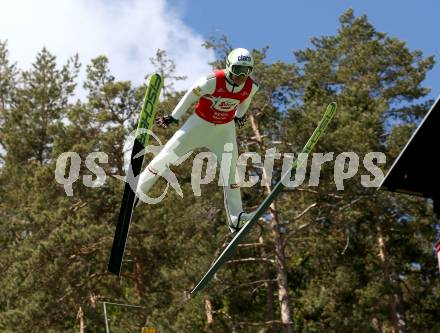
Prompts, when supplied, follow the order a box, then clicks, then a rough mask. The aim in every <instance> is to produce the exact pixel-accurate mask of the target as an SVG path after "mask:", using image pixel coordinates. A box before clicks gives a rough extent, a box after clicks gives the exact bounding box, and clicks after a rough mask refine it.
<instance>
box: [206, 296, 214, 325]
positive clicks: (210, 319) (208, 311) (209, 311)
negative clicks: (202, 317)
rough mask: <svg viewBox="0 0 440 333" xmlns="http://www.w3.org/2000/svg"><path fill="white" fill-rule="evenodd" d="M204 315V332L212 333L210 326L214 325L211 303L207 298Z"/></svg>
mask: <svg viewBox="0 0 440 333" xmlns="http://www.w3.org/2000/svg"><path fill="white" fill-rule="evenodd" d="M205 313H206V323H207V328H206V332H208V333H211V332H213V330H212V326H213V325H214V312H213V310H212V301H211V299H210V298H209V297H207V298H205Z"/></svg>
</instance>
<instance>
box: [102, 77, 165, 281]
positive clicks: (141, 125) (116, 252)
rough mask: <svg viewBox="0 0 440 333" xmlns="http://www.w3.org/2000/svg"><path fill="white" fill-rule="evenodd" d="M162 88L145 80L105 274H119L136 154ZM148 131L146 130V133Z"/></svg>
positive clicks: (155, 80)
mask: <svg viewBox="0 0 440 333" xmlns="http://www.w3.org/2000/svg"><path fill="white" fill-rule="evenodd" d="M162 86H163V78H162V76H160V75H159V74H156V73H155V74H152V75H151V76H150V77H149V78H148V83H147V90H146V92H145V96H144V100H143V104H142V109H141V113H140V116H139V121H138V126H137V130H136V136H135V139H134V144H133V149H132V151H131V157H130V165H129V167H128V170H127V178H126V183H125V188H124V194H123V196H122V203H121V208H120V211H119V216H118V222H117V225H116V230H115V236H114V238H113V245H112V249H111V253H110V260H109V263H108V271H109V272H111V273H113V274H116V275H119V274H120V273H121V267H122V259H123V257H124V251H125V245H126V243H127V237H128V231H129V227H130V221H131V217H132V215H133V206H134V202H135V199H136V193H135V191H136V188H137V184H138V176H139V174H140V172H141V169H142V163H143V160H144V155H143V154H141V155H142V156H139V157H137V155H138V154H140V153H141V152H142V150H143V149H144V148H145V147H146V146H147V145H148V139H149V133H148V131H151V129H152V127H153V122H154V118H155V115H156V105H157V102H158V100H159V96H160V92H161V89H162ZM145 130H148V131H145Z"/></svg>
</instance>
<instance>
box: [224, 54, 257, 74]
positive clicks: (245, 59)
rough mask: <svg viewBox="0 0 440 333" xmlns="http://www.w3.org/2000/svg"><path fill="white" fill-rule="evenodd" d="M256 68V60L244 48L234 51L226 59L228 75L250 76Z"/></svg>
mask: <svg viewBox="0 0 440 333" xmlns="http://www.w3.org/2000/svg"><path fill="white" fill-rule="evenodd" d="M253 67H254V58H253V57H252V54H251V53H250V52H249V51H248V50H246V49H242V48H238V49H234V50H232V51H231V52H230V53H229V54H228V57H227V58H226V71H227V74H233V75H237V76H240V75H244V76H248V75H249V74H250V73H251V72H252V69H253Z"/></svg>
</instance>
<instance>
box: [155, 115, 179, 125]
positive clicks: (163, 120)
mask: <svg viewBox="0 0 440 333" xmlns="http://www.w3.org/2000/svg"><path fill="white" fill-rule="evenodd" d="M178 122H179V121H178V120H177V119H174V118H173V117H172V116H170V115H166V116H160V117H158V118H157V119H156V125H157V126H159V127H162V128H168V126H169V125H171V124H177V123H178Z"/></svg>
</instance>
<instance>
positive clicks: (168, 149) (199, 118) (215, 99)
mask: <svg viewBox="0 0 440 333" xmlns="http://www.w3.org/2000/svg"><path fill="white" fill-rule="evenodd" d="M257 90H258V85H257V84H256V83H255V82H254V81H253V80H252V79H251V78H250V77H249V78H247V80H246V82H245V83H243V84H242V85H240V86H237V85H234V84H233V83H232V82H231V81H230V80H229V79H228V78H227V77H226V75H225V71H223V70H222V71H215V72H214V74H211V75H208V76H206V77H202V78H201V79H199V80H198V81H197V82H196V83H195V85H194V86H193V87H192V88H191V89H190V90H188V92H187V93H186V94H185V95H184V96H183V98H182V99H181V101H180V102H179V103H178V104H177V106H176V108H175V109H174V110H173V112H172V114H171V116H172V117H173V118H175V119H177V120H179V119H180V118H181V117H182V116H183V115H184V114H185V113H186V112H187V111H188V109H189V108H190V107H191V106H192V105H193V104H195V103H196V102H198V104H197V105H196V111H195V113H194V114H192V115H191V116H190V117H189V118H188V119H187V121H186V122H185V123H184V124H183V125H182V127H181V128H179V129H178V130H177V131H176V133H175V134H174V135H173V136H172V137H171V139H170V140H169V141H168V142H167V143H166V144H165V146H164V147H163V149H162V150H161V151H160V153H159V154H158V155H157V156H156V157H155V158H154V159H153V160H152V161H151V162H150V163H149V164H148V166H147V167H146V168H145V170H144V171H143V172H142V173H141V175H140V178H139V185H138V188H137V192H138V196H140V195H139V192H142V193H145V194H146V193H147V192H148V191H149V189H150V188H151V187H152V186H153V184H154V183H155V182H156V180H157V179H158V178H159V176H161V175H163V173H164V172H165V171H166V170H167V169H168V168H169V166H170V165H172V164H174V163H175V162H176V161H177V160H178V159H179V158H180V157H182V156H183V155H185V154H186V153H188V152H190V151H192V150H194V149H197V148H202V147H206V148H208V149H209V150H210V151H211V152H213V153H214V154H215V155H216V157H217V161H218V163H219V165H221V162H222V155H223V153H224V152H231V150H232V159H231V163H230V170H229V172H228V173H229V177H228V179H222V182H223V189H224V202H225V209H226V213H227V214H226V215H227V217H228V219H229V220H230V221H229V222H231V221H232V223H233V224H235V221H237V219H238V216H239V214H240V213H241V212H243V207H242V201H241V193H240V188H239V186H238V185H237V183H238V179H236V164H237V158H238V148H237V140H236V135H235V121H234V117H237V118H241V117H243V116H244V115H245V113H246V111H247V109H248V108H249V105H250V103H251V100H252V97H253V96H254V94H255V93H256V92H257ZM231 148H232V149H231ZM225 149H226V150H225Z"/></svg>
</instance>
